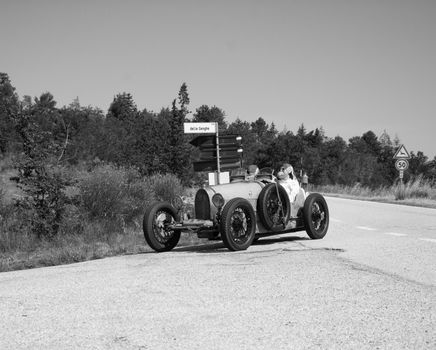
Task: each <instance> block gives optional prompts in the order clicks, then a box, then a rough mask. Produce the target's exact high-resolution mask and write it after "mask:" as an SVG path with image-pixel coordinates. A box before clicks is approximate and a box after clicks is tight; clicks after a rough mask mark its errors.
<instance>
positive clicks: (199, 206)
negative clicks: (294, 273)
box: [195, 189, 210, 220]
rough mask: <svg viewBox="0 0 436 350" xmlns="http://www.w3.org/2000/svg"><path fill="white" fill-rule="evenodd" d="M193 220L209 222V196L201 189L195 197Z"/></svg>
mask: <svg viewBox="0 0 436 350" xmlns="http://www.w3.org/2000/svg"><path fill="white" fill-rule="evenodd" d="M195 218H196V219H200V220H210V201H209V196H208V194H207V192H206V191H205V190H203V189H200V190H198V191H197V194H196V195H195Z"/></svg>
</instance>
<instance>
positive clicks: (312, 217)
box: [303, 193, 329, 239]
mask: <svg viewBox="0 0 436 350" xmlns="http://www.w3.org/2000/svg"><path fill="white" fill-rule="evenodd" d="M303 221H304V227H305V229H306V232H307V234H308V235H309V237H310V238H312V239H321V238H323V237H324V236H325V235H326V233H327V230H328V227H329V208H328V206H327V202H326V200H325V199H324V197H323V196H322V195H320V194H319V193H311V194H309V195H308V196H307V198H306V200H305V201H304V208H303Z"/></svg>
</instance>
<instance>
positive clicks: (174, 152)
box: [167, 83, 191, 183]
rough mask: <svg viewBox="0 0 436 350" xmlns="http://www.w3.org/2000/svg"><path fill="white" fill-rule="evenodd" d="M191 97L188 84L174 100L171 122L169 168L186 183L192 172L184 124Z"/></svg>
mask: <svg viewBox="0 0 436 350" xmlns="http://www.w3.org/2000/svg"><path fill="white" fill-rule="evenodd" d="M189 102H190V101H189V95H188V87H187V85H186V83H183V84H182V86H181V87H180V90H179V95H178V100H176V99H174V100H173V103H172V108H171V117H170V120H169V144H168V147H169V152H168V153H169V161H168V163H167V164H168V166H169V168H170V169H171V170H172V171H173V172H174V173H175V174H176V175H177V176H178V177H179V178H180V179H181V180H182V181H183V182H184V183H188V182H189V173H190V172H191V169H190V168H191V160H190V146H189V144H188V142H187V138H186V137H185V135H184V127H183V124H184V123H185V121H186V115H187V114H188V113H189V111H188V105H189Z"/></svg>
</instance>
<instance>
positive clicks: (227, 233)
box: [221, 198, 256, 251]
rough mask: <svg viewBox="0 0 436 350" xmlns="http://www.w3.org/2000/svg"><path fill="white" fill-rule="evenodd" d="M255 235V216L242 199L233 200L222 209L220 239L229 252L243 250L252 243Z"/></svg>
mask: <svg viewBox="0 0 436 350" xmlns="http://www.w3.org/2000/svg"><path fill="white" fill-rule="evenodd" d="M255 234H256V214H255V213H254V209H253V207H252V206H251V204H250V203H249V202H248V201H247V200H246V199H243V198H233V199H232V200H230V201H229V202H228V203H227V204H226V205H225V206H224V209H223V213H222V216H221V238H222V240H223V242H224V245H225V246H226V247H227V248H228V249H230V250H234V251H235V250H245V249H247V248H248V247H249V246H250V245H251V243H253V240H254V236H255Z"/></svg>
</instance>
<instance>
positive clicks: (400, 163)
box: [395, 159, 409, 172]
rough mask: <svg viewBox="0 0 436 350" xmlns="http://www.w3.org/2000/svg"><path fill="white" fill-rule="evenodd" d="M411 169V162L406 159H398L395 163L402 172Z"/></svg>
mask: <svg viewBox="0 0 436 350" xmlns="http://www.w3.org/2000/svg"><path fill="white" fill-rule="evenodd" d="M408 167H409V162H408V161H407V160H406V159H397V161H396V162H395V168H397V170H399V171H400V172H402V171H404V170H407V168H408Z"/></svg>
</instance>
